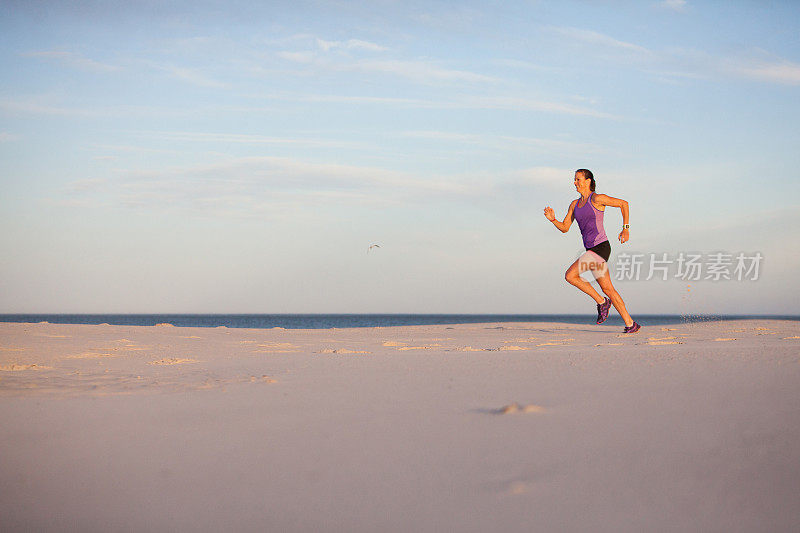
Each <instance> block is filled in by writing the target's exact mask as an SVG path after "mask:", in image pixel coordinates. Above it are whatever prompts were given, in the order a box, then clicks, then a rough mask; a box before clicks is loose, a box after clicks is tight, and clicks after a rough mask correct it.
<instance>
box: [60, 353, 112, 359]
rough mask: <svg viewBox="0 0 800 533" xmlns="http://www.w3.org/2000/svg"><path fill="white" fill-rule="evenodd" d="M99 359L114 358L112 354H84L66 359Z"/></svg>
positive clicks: (69, 356)
mask: <svg viewBox="0 0 800 533" xmlns="http://www.w3.org/2000/svg"><path fill="white" fill-rule="evenodd" d="M101 357H114V354H112V353H108V352H102V353H101V352H84V353H82V354H77V355H68V356H67V357H66V358H67V359H99V358H101Z"/></svg>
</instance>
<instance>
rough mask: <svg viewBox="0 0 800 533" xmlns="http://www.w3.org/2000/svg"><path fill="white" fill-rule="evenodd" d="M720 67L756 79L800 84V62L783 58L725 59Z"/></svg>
mask: <svg viewBox="0 0 800 533" xmlns="http://www.w3.org/2000/svg"><path fill="white" fill-rule="evenodd" d="M722 68H723V70H726V71H728V72H730V73H732V74H734V75H737V76H740V77H744V78H749V79H753V80H757V81H763V82H767V83H780V84H787V85H800V64H798V63H793V62H791V61H788V60H785V59H777V60H775V59H772V60H770V59H762V60H740V61H736V60H727V61H724V62H723V64H722Z"/></svg>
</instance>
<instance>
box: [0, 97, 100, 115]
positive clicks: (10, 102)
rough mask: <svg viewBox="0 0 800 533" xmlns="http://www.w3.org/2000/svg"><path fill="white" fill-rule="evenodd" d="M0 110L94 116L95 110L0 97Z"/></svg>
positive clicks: (96, 113)
mask: <svg viewBox="0 0 800 533" xmlns="http://www.w3.org/2000/svg"><path fill="white" fill-rule="evenodd" d="M0 111H5V112H9V113H30V114H37V115H64V116H96V115H98V111H97V110H92V109H82V108H74V107H64V106H59V105H53V104H49V103H45V102H40V101H35V100H31V99H11V98H0Z"/></svg>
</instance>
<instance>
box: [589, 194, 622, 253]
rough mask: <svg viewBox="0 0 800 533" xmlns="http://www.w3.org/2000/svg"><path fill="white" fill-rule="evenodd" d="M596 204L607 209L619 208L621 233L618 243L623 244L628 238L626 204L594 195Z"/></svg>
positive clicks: (611, 198) (616, 199) (610, 197)
mask: <svg viewBox="0 0 800 533" xmlns="http://www.w3.org/2000/svg"><path fill="white" fill-rule="evenodd" d="M594 197H595V198H596V199H597V203H598V204H600V205H605V206H609V207H619V208H620V209H621V210H622V231H621V232H620V233H619V242H621V243H624V242H625V241H627V240H628V239H629V238H630V237H629V232H628V228H626V227H625V226H627V225H628V202H626V201H625V200H622V199H621V198H614V197H613V196H609V195H607V194H596V195H595V196H594Z"/></svg>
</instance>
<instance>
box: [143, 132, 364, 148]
mask: <svg viewBox="0 0 800 533" xmlns="http://www.w3.org/2000/svg"><path fill="white" fill-rule="evenodd" d="M138 134H139V135H141V136H144V137H149V138H155V139H163V140H168V141H187V142H206V143H235V144H266V145H292V146H307V147H312V148H320V147H329V148H359V147H363V145H362V144H360V143H355V142H348V141H341V140H332V139H313V138H305V139H304V138H284V137H266V136H263V135H247V134H241V133H207V132H191V131H147V132H138Z"/></svg>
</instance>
